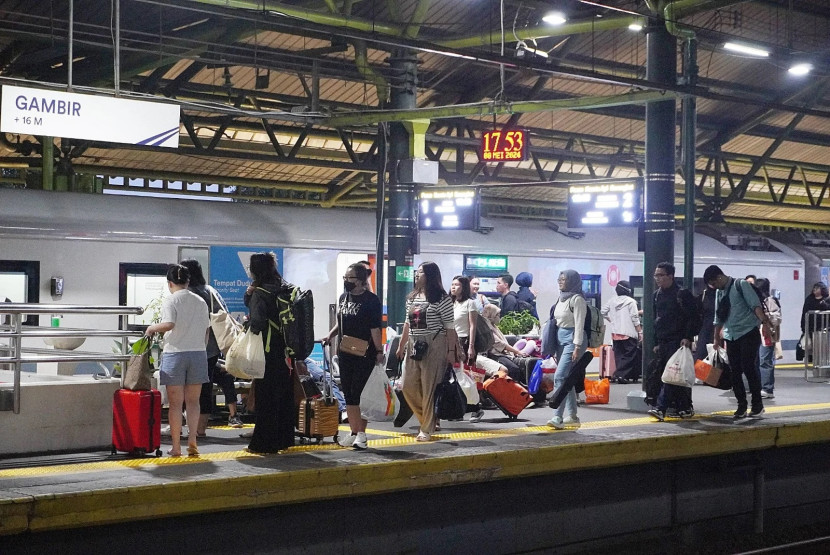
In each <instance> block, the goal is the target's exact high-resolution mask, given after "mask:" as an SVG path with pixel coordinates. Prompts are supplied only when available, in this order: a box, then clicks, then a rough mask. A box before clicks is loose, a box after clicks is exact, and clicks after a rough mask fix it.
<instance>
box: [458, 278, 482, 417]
mask: <svg viewBox="0 0 830 555" xmlns="http://www.w3.org/2000/svg"><path fill="white" fill-rule="evenodd" d="M450 296H451V297H452V298H453V304H452V310H453V323H454V324H455V333H456V335H458V342H459V343H460V344H461V352H462V353H464V357H463V358H464V360H465V361H466V362H467V363H469V364H475V360H476V355H477V354H478V353H476V347H475V342H476V341H475V339H476V313H477V312H478V309H477V308H476V303H475V301H474V300H473V299H471V298H470V280H469V278H467V277H465V276H455V277H454V278H452V285H451V286H450ZM482 416H484V411H483V410H481V404H480V403H479V404H477V405H476V408H475V410H473V414H472V415H471V416H470V422H478V421H480V420H481V417H482Z"/></svg>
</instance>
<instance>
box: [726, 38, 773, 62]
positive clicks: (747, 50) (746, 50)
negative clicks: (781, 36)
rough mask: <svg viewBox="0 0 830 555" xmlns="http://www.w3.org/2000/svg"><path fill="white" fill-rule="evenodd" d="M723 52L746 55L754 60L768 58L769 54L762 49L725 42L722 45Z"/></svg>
mask: <svg viewBox="0 0 830 555" xmlns="http://www.w3.org/2000/svg"><path fill="white" fill-rule="evenodd" d="M723 49H724V50H729V51H730V52H735V53H737V54H746V55H747V56H754V57H756V58H768V57H769V52H768V51H767V50H764V49H763V48H758V47H755V46H749V45H746V44H741V43H739V42H727V43H725V44H724V45H723Z"/></svg>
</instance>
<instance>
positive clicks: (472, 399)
mask: <svg viewBox="0 0 830 555" xmlns="http://www.w3.org/2000/svg"><path fill="white" fill-rule="evenodd" d="M454 370H455V381H457V382H458V385H460V386H461V390H462V391H463V392H464V396H465V397H467V404H468V405H477V404H479V403H480V402H481V399H479V396H478V388H477V387H476V382H475V380H473V378H471V377H470V375H469V374H467V372H465V371H464V369H463V367H456V368H454Z"/></svg>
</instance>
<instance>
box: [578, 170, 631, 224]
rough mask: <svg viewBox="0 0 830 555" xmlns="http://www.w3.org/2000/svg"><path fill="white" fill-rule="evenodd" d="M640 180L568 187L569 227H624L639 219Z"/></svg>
mask: <svg viewBox="0 0 830 555" xmlns="http://www.w3.org/2000/svg"><path fill="white" fill-rule="evenodd" d="M641 190H642V186H641V185H640V182H639V180H637V179H631V180H625V181H614V182H608V183H590V184H584V185H579V184H573V185H570V186H569V187H568V227H574V228H580V227H625V226H634V225H637V223H638V222H639V221H640V214H641V208H640V191H641Z"/></svg>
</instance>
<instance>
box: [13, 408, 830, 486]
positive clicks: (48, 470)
mask: <svg viewBox="0 0 830 555" xmlns="http://www.w3.org/2000/svg"><path fill="white" fill-rule="evenodd" d="M825 409H830V403H810V404H802V405H786V406H779V407H771V406H768V407H766V412H768V413H773V414H780V413H787V412H801V411H814V410H825ZM732 413H733V411H731V410H730V411H718V412H713V413H709V414H698V415H696V416H695V417H694V418H693V419H692V420H694V419H703V418H709V417H712V416H716V417H720V416H731V415H732ZM680 420H681V419H679V418H670V419H668V421H669V422H673V421H675V422H676V421H680ZM645 424H657V422H656V421H655V420H654V419H653V418H651V417H649V416H638V417H634V418H620V419H615V420H600V421H596V422H583V423H582V426H581V429H583V430H586V429H587V430H596V429H602V428H619V427H625V426H639V425H645ZM246 427H253V426H252V425H247V426H246ZM212 428H213V429H225V428H227V427H225V426H214V427H212ZM227 429H231V428H227ZM340 430H341V431H348V430H349V428H348V426H340ZM571 431H573V430H572V429H567V428H566V429H565V430H554V429H553V428H550V427H548V426H544V425H543V426H524V427H516V428H500V429H490V430H474V431H466V432H454V433H436V434H433V436H432V437H433V439H434V441H442V440H443V441H465V440H473V439H487V438H496V437H510V436H517V435H521V434H538V433H563V432H565V433H567V432H571ZM366 432H367V434H368V435H369V436H386V437H384V438H383V439H370V440H369V442H368V444H369V447H371V448H374V449H380V448H383V447H399V446H402V445H414V444H416V443H417V442H416V441H415V436H416V434H414V433H404V432H394V431H389V430H373V429H367V430H366ZM335 449H342V447H340V446H339V445H337V444H335V443H332V442H331V441H330V440H325V441H323V442H322V443H308V444H303V445H296V446H294V447H289V448H288V449H286V450H285V451H284V452H283V453H281V454H278V455H260V454H256V453H249V452H248V451H246V450H244V449H243V450H234V451H220V452H214V453H204V454H201V455H199V456H198V457H160V458H155V457H145V458H135V459H122V460H113V461H99V462H88V463H72V464H63V465H51V466H36V467H26V468H11V469H6V470H0V480H3V479H11V478H24V477H35V476H46V475H56V474H76V473H84V472H105V471H113V470H121V469H124V468H140V467H144V466H161V465H164V466H169V465H181V464H198V463H205V462H221V461H229V460H238V459H244V458H257V457H270V456H285V455H286V454H290V453H303V452H308V451H329V450H335Z"/></svg>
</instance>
